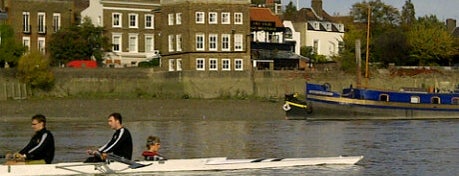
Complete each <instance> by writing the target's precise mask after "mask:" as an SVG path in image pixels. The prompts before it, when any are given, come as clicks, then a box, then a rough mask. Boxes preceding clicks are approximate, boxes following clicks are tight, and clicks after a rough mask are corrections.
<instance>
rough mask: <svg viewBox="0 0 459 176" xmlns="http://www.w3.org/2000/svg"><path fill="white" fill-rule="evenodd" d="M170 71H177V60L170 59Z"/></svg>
mask: <svg viewBox="0 0 459 176" xmlns="http://www.w3.org/2000/svg"><path fill="white" fill-rule="evenodd" d="M169 71H175V60H174V59H169Z"/></svg>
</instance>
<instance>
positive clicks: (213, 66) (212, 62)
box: [209, 58, 218, 71]
mask: <svg viewBox="0 0 459 176" xmlns="http://www.w3.org/2000/svg"><path fill="white" fill-rule="evenodd" d="M209 70H210V71H218V59H216V58H210V59H209Z"/></svg>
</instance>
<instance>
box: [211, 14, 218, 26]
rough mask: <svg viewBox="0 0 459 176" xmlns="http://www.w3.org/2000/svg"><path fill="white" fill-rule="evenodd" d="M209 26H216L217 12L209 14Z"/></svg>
mask: <svg viewBox="0 0 459 176" xmlns="http://www.w3.org/2000/svg"><path fill="white" fill-rule="evenodd" d="M209 24H218V13H217V12H209Z"/></svg>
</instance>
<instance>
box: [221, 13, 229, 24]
mask: <svg viewBox="0 0 459 176" xmlns="http://www.w3.org/2000/svg"><path fill="white" fill-rule="evenodd" d="M230 23H231V17H230V13H229V12H223V13H222V24H230Z"/></svg>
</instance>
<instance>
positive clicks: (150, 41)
mask: <svg viewBox="0 0 459 176" xmlns="http://www.w3.org/2000/svg"><path fill="white" fill-rule="evenodd" d="M154 50H155V38H154V35H152V34H149V35H145V52H147V53H152V52H153V51H154Z"/></svg>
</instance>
